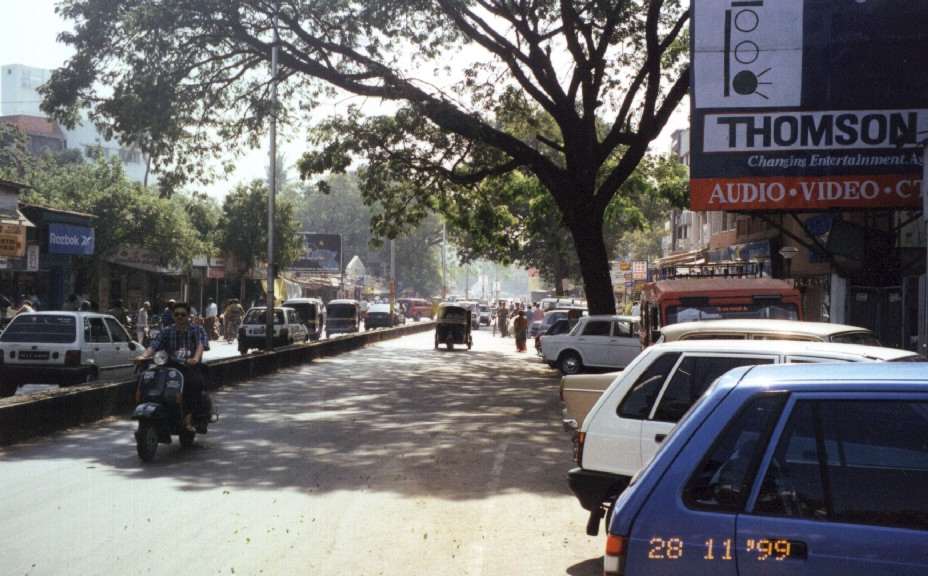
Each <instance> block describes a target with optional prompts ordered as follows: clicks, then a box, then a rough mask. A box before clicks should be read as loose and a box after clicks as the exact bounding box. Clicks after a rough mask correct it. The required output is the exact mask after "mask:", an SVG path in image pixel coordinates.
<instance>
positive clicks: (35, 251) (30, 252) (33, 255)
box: [26, 244, 39, 272]
mask: <svg viewBox="0 0 928 576" xmlns="http://www.w3.org/2000/svg"><path fill="white" fill-rule="evenodd" d="M26 270H27V271H29V272H37V271H38V270H39V245H38V244H30V245H29V246H28V247H27V248H26Z"/></svg>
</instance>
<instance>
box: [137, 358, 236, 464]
mask: <svg viewBox="0 0 928 576" xmlns="http://www.w3.org/2000/svg"><path fill="white" fill-rule="evenodd" d="M182 363H183V359H182V358H170V357H169V356H168V353H167V352H165V351H164V350H159V351H158V352H157V353H155V355H154V357H152V358H151V359H150V360H148V361H147V362H146V363H145V364H142V365H140V366H139V375H138V381H137V385H136V393H135V394H136V397H135V400H136V404H137V405H136V407H135V411H134V412H133V414H132V419H133V420H138V423H139V425H138V429H137V430H136V431H135V446H136V451H137V452H138V455H139V458H141V459H142V461H144V462H150V461H152V460H153V459H154V458H155V453H156V452H157V451H158V444H170V443H171V436H177V437H178V439H179V440H180V445H181V446H182V447H184V448H189V447H190V446H193V442H194V440H195V438H196V435H197V433H200V434H206V433H207V432H208V427H209V424H211V423H214V422H217V421H218V420H219V414H218V413H215V412H214V411H213V406H212V401H211V399H210V397H209V394H207V391H206V389H207V386H206V385H205V383H204V386H203V398H202V400H201V402H200V407H201V409H200V411H199V413H195V414H194V415H193V425H194V428H195V429H196V431H194V432H188V431H186V430H185V429H184V409H183V393H184V374H183V372H182V371H181V365H182Z"/></svg>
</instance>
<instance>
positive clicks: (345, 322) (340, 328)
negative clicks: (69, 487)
mask: <svg viewBox="0 0 928 576" xmlns="http://www.w3.org/2000/svg"><path fill="white" fill-rule="evenodd" d="M325 310H326V319H325V333H326V335H327V336H332V335H333V334H347V333H352V332H357V331H358V330H360V329H361V305H360V303H358V301H357V300H331V301H330V302H329V303H328V304H327V305H326V307H325Z"/></svg>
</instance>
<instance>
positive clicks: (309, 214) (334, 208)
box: [291, 174, 441, 296]
mask: <svg viewBox="0 0 928 576" xmlns="http://www.w3.org/2000/svg"><path fill="white" fill-rule="evenodd" d="M325 183H326V186H325V189H326V190H327V193H320V192H319V191H318V190H316V189H315V187H308V186H307V187H305V188H303V189H302V190H300V191H299V192H296V191H293V192H291V193H292V194H293V195H294V196H292V198H293V199H292V201H293V202H294V204H295V205H296V206H297V207H298V208H297V218H298V219H299V220H300V222H301V223H302V225H303V230H304V231H306V232H316V233H324V234H340V235H341V237H342V256H343V260H344V265H347V264H348V261H349V260H350V259H351V258H352V256H358V257H359V258H361V261H362V262H364V264H365V265H367V266H369V267H370V266H371V265H372V264H375V265H376V269H377V272H378V273H379V274H381V275H383V276H386V274H387V271H388V270H389V268H388V266H389V250H388V248H387V245H386V243H385V242H384V239H383V237H382V236H380V235H378V234H377V233H376V232H375V231H373V230H372V228H371V222H372V220H376V217H377V215H378V214H379V207H378V206H377V205H376V204H375V205H374V206H368V205H367V204H365V201H364V198H363V197H362V194H361V191H360V189H359V185H358V178H357V176H356V175H355V174H340V175H334V176H331V177H329V178H327V179H326V180H325ZM440 234H441V225H440V224H439V222H438V220H437V218H435V217H434V216H431V217H428V218H426V219H424V220H422V221H421V222H419V223H417V225H416V226H414V227H411V228H407V229H405V230H403V231H402V232H401V233H400V234H399V235H398V236H397V237H396V245H395V247H394V252H395V254H396V279H397V290H398V291H399V292H402V291H404V290H412V291H414V292H416V293H417V294H420V295H424V296H431V295H434V294H437V293H439V292H440V291H441V270H440V265H441V264H440V262H439V259H438V254H437V248H436V247H435V246H434V243H435V239H436V238H437V237H439V236H440Z"/></svg>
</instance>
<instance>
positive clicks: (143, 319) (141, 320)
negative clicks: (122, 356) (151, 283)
mask: <svg viewBox="0 0 928 576" xmlns="http://www.w3.org/2000/svg"><path fill="white" fill-rule="evenodd" d="M149 310H151V302H149V301H147V300H146V301H145V302H143V303H142V307H141V308H139V311H138V313H137V314H136V317H135V336H136V338H138V341H139V342H141V343H142V345H144V346H147V345H148V312H149Z"/></svg>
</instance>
